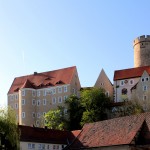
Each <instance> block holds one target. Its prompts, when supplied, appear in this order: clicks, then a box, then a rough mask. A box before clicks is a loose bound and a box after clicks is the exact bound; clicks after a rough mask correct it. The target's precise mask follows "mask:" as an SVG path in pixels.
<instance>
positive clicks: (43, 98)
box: [8, 66, 81, 126]
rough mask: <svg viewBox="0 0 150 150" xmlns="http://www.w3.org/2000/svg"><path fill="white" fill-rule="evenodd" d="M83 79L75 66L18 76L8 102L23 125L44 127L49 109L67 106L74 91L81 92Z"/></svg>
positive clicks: (10, 91) (9, 93) (9, 92)
mask: <svg viewBox="0 0 150 150" xmlns="http://www.w3.org/2000/svg"><path fill="white" fill-rule="evenodd" d="M80 88H81V86H80V81H79V77H78V73H77V69H76V67H75V66H73V67H69V68H63V69H59V70H54V71H49V72H42V73H37V72H34V74H31V75H26V76H21V77H16V78H15V79H14V81H13V83H12V85H11V87H10V89H9V91H8V105H9V106H10V107H12V108H13V109H14V110H15V112H16V117H17V121H18V123H19V125H28V126H32V125H35V126H41V121H42V118H43V116H44V115H45V114H46V112H48V111H49V110H54V109H57V108H58V106H63V107H64V108H65V109H64V111H65V113H66V112H67V107H66V105H65V100H66V99H67V97H68V96H69V95H71V94H75V95H77V96H78V95H79V91H80Z"/></svg>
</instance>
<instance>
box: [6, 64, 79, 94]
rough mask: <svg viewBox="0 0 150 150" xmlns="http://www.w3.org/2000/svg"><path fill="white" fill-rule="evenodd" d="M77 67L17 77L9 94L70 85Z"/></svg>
mask: <svg viewBox="0 0 150 150" xmlns="http://www.w3.org/2000/svg"><path fill="white" fill-rule="evenodd" d="M75 71H76V67H75V66H73V67H69V68H63V69H59V70H53V71H48V72H42V73H37V72H35V73H34V74H31V75H26V76H21V77H16V78H15V79H14V81H13V83H12V85H11V87H10V89H9V91H8V94H11V93H14V92H18V90H19V89H21V88H33V89H39V88H45V87H51V86H56V85H60V84H70V82H71V80H72V78H73V74H74V73H75Z"/></svg>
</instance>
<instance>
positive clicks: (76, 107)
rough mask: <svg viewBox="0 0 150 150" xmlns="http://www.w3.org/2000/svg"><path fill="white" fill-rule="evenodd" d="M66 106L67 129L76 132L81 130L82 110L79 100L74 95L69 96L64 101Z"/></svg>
mask: <svg viewBox="0 0 150 150" xmlns="http://www.w3.org/2000/svg"><path fill="white" fill-rule="evenodd" d="M66 104H67V105H68V127H69V128H68V129H69V130H77V129H81V125H80V122H81V118H82V114H83V111H84V108H83V107H82V106H81V100H80V98H79V97H77V96H76V95H71V96H70V97H68V99H67V100H66Z"/></svg>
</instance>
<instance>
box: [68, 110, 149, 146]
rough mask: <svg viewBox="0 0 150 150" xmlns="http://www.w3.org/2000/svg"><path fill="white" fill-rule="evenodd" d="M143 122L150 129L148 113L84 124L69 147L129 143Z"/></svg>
mask: <svg viewBox="0 0 150 150" xmlns="http://www.w3.org/2000/svg"><path fill="white" fill-rule="evenodd" d="M144 122H146V124H147V126H148V129H149V130H150V113H143V114H139V115H132V116H126V117H120V118H115V119H110V120H105V121H100V122H95V123H89V124H85V125H84V126H83V129H82V131H81V133H80V134H79V136H78V137H77V139H76V140H75V141H74V142H73V144H72V145H70V147H69V149H80V148H93V147H104V146H115V145H127V144H131V142H132V141H133V139H134V138H135V136H136V135H137V133H138V131H140V129H141V127H142V125H143V123H144Z"/></svg>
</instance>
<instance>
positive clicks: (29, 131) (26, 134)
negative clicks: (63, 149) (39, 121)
mask: <svg viewBox="0 0 150 150" xmlns="http://www.w3.org/2000/svg"><path fill="white" fill-rule="evenodd" d="M19 129H20V132H21V136H20V141H32V142H40V143H53V144H65V145H67V144H69V143H68V142H72V140H74V138H75V137H74V136H73V134H72V133H71V132H70V131H61V130H53V129H45V128H37V127H29V126H22V125H19Z"/></svg>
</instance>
